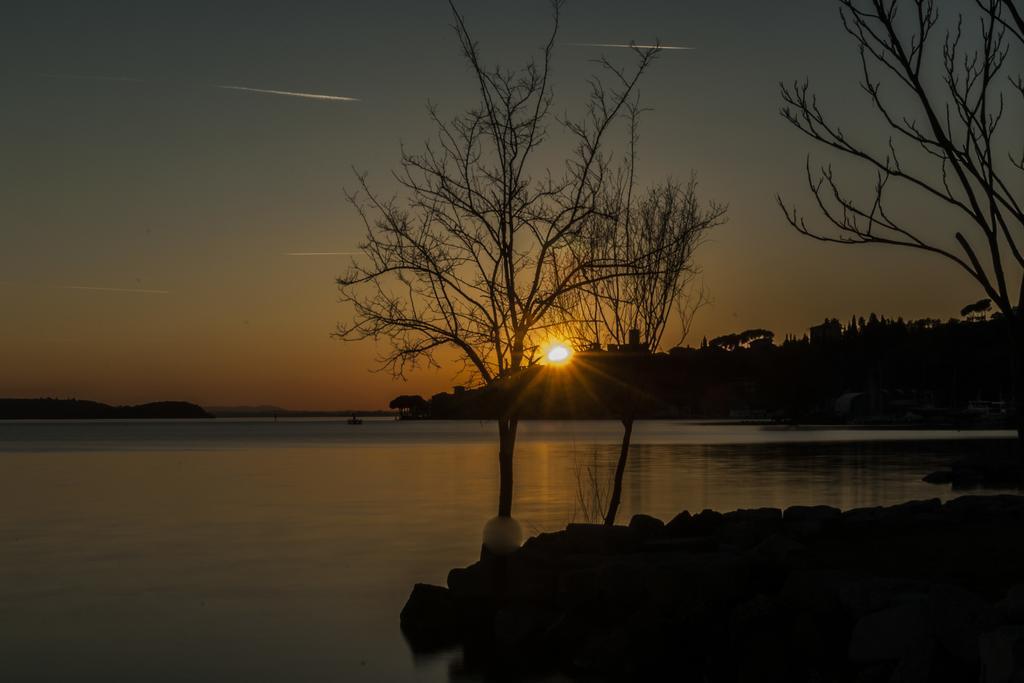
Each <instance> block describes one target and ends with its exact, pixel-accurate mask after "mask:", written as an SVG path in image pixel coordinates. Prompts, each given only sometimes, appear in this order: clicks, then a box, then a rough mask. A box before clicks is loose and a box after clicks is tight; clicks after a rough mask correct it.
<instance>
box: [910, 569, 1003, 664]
mask: <svg viewBox="0 0 1024 683" xmlns="http://www.w3.org/2000/svg"><path fill="white" fill-rule="evenodd" d="M927 612H928V620H929V621H930V622H931V624H932V629H933V632H934V633H935V637H936V639H937V640H938V642H939V644H940V645H942V647H943V649H944V650H945V651H946V652H948V653H949V654H950V655H952V656H953V657H954V658H955V659H956V660H958V661H960V662H964V663H972V664H973V663H975V662H977V661H978V637H979V636H980V635H981V634H982V633H984V632H986V631H990V630H992V629H994V628H996V627H998V626H1000V625H1001V624H1002V621H1003V616H1002V614H1001V613H1000V611H999V609H998V608H996V607H995V606H993V605H991V604H989V603H988V602H986V601H984V600H982V599H981V598H979V597H978V596H976V595H974V594H973V593H969V592H968V591H966V590H964V589H962V588H958V587H956V586H944V585H935V586H932V587H931V590H930V591H929V593H928V604H927Z"/></svg>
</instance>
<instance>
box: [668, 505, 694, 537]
mask: <svg viewBox="0 0 1024 683" xmlns="http://www.w3.org/2000/svg"><path fill="white" fill-rule="evenodd" d="M665 535H666V536H671V537H674V538H675V537H683V536H693V535H694V534H693V517H691V516H690V513H689V512H687V511H686V510H683V511H682V512H680V513H679V514H678V515H676V516H675V517H673V518H672V519H671V521H669V523H668V524H666V525H665Z"/></svg>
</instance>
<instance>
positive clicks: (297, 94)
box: [215, 85, 360, 102]
mask: <svg viewBox="0 0 1024 683" xmlns="http://www.w3.org/2000/svg"><path fill="white" fill-rule="evenodd" d="M215 87H218V88H223V89H224V90H244V91H245V92H258V93H263V94H264V95H284V96H286V97H303V98H305V99H307V100H328V101H331V102H359V101H360V100H359V98H358V97H342V96H341V95H320V94H318V93H311V92H291V91H290V90H265V89H263V88H247V87H245V86H244V85H218V86H215Z"/></svg>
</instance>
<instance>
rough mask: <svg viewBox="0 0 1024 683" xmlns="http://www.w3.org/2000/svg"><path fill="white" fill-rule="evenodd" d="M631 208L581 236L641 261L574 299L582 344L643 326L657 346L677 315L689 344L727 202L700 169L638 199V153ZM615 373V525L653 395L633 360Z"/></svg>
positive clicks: (643, 337) (624, 335) (593, 249)
mask: <svg viewBox="0 0 1024 683" xmlns="http://www.w3.org/2000/svg"><path fill="white" fill-rule="evenodd" d="M638 113H639V106H638V104H637V103H636V102H634V103H632V105H631V107H630V114H631V115H630V124H631V125H630V128H631V133H632V134H631V140H632V144H631V150H635V148H636V142H637V120H638ZM629 159H630V161H629V165H628V175H627V188H626V191H625V192H624V194H625V197H626V206H625V209H624V211H623V212H622V213H621V214H620V215H619V216H617V217H613V218H600V217H599V218H597V219H596V220H595V221H593V222H592V223H591V228H592V229H591V231H590V232H589V233H588V234H586V235H585V236H584V239H583V240H581V244H582V245H583V253H584V254H585V255H586V256H585V258H586V259H590V260H596V261H602V260H612V261H616V262H620V261H621V262H625V263H630V264H635V266H636V267H635V268H633V269H631V270H629V271H627V272H624V273H622V274H621V275H619V276H617V277H614V278H607V279H601V280H598V281H596V282H595V283H594V284H593V285H592V286H590V287H587V288H581V289H580V290H578V291H577V292H576V293H575V294H574V296H572V297H570V298H569V299H568V301H570V302H572V304H573V305H569V306H567V308H566V309H565V311H566V312H567V313H568V319H569V320H570V321H571V322H575V323H577V324H576V326H575V330H574V336H575V337H576V338H577V341H576V343H577V345H580V344H584V345H589V342H592V343H593V344H594V345H596V346H600V344H601V341H602V340H604V341H605V343H610V344H615V345H618V346H619V347H620V348H621V347H626V346H629V343H630V341H631V340H630V334H631V331H632V330H636V331H638V332H639V341H640V345H641V347H643V348H645V349H647V350H648V351H650V352H652V353H653V352H655V351H657V350H658V349H659V348H660V346H661V342H662V338H663V337H664V334H665V328H666V326H667V324H668V322H669V320H670V319H671V318H672V315H673V312H675V313H676V316H677V318H678V322H679V325H680V339H679V342H680V343H681V342H682V340H683V339H685V337H686V336H687V334H688V332H689V328H690V323H691V321H692V320H693V316H694V315H695V314H696V312H697V311H698V310H699V309H700V307H701V306H702V305H703V304H704V303H705V302H706V298H705V295H704V291H703V289H701V288H699V287H697V286H696V285H695V280H696V278H697V276H698V274H699V269H698V268H697V266H696V264H695V262H694V259H693V256H694V252H695V250H696V249H697V247H698V246H699V245H700V243H701V241H702V240H703V236H704V235H705V233H706V232H707V231H708V230H710V229H712V228H714V227H715V226H717V225H719V224H721V223H723V222H724V220H725V214H726V207H725V205H723V204H718V203H715V202H709V203H707V204H706V205H705V204H703V203H702V202H701V201H700V199H699V197H698V195H697V180H696V175H695V174H693V175H691V177H690V180H689V182H688V183H687V184H686V185H680V184H678V183H675V182H673V181H671V180H669V181H666V182H665V183H664V184H661V185H658V186H655V187H653V188H651V189H649V190H647V191H646V192H645V193H643V194H642V195H641V196H640V197H639V198H638V199H635V200H634V198H633V193H632V191H631V188H630V186H631V185H632V180H633V177H634V171H633V168H634V166H635V160H636V156H635V153H631V154H630V157H629ZM615 367H616V371H615V373H614V376H611V377H608V378H607V380H609V381H607V382H605V383H604V391H605V392H607V393H608V394H609V395H608V396H606V399H607V400H608V401H609V402H610V403H611V404H612V407H613V409H614V410H615V412H617V413H618V414H619V416H620V419H621V421H622V426H623V435H622V444H621V448H620V451H619V459H618V461H617V463H616V467H615V475H614V478H613V482H612V491H611V495H610V497H609V500H608V512H607V514H606V515H605V519H604V521H605V524H606V525H609V526H611V525H612V524H614V523H615V517H616V515H617V513H618V508H619V503H620V501H621V499H622V480H623V476H624V474H625V469H626V462H627V460H628V458H629V445H630V440H631V438H632V434H633V424H634V422H635V420H636V415H637V413H638V411H639V410H641V409H642V407H643V406H644V404H645V402H647V401H649V400H650V397H649V396H646V394H645V392H644V390H643V388H642V387H641V386H638V376H637V375H636V370H637V368H635V367H634V364H633V363H632V362H630V361H629V360H625V359H624V360H623V361H622V362H619V363H616V366H615Z"/></svg>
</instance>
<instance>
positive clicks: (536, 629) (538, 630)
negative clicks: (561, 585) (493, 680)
mask: <svg viewBox="0 0 1024 683" xmlns="http://www.w3.org/2000/svg"><path fill="white" fill-rule="evenodd" d="M556 618H557V615H555V614H554V613H552V612H550V611H548V610H544V609H541V608H538V607H535V606H533V605H514V606H511V607H505V608H503V609H500V610H498V611H497V613H496V614H495V615H494V640H495V643H496V644H497V645H498V647H500V648H503V649H504V650H506V651H515V650H516V649H518V648H520V647H522V646H524V645H525V644H526V643H527V642H528V641H530V640H531V639H533V638H536V637H539V636H540V635H542V634H543V633H544V632H545V631H546V630H547V629H548V628H550V626H551V625H552V624H553V623H554V622H555V620H556Z"/></svg>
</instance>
